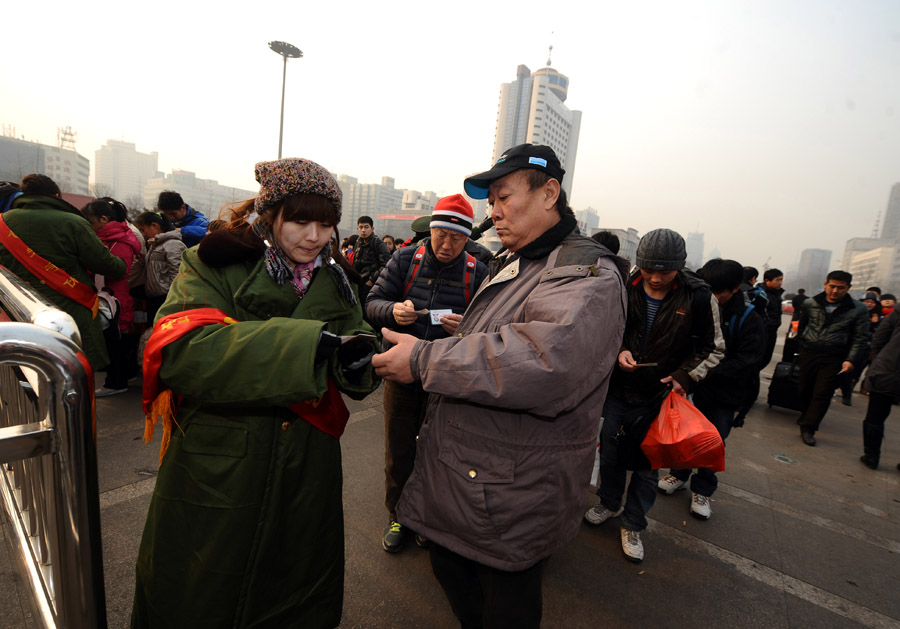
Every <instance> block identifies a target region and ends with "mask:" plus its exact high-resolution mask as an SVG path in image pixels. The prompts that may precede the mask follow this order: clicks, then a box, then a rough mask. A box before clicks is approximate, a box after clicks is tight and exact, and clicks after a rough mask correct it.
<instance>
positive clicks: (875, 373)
mask: <svg viewBox="0 0 900 629" xmlns="http://www.w3.org/2000/svg"><path fill="white" fill-rule="evenodd" d="M871 356H872V364H871V365H870V366H869V371H868V373H867V374H866V380H865V383H864V384H863V388H864V389H866V390H867V391H868V392H869V408H868V410H867V411H866V418H865V419H864V420H863V455H862V456H861V457H859V460H860V461H862V463H863V464H864V465H865V466H866V467H868V468H870V469H873V470H874V469H877V468H878V460H879V459H880V458H881V442H882V440H883V439H884V421H885V420H886V419H887V418H888V415H890V414H891V409H892V408H893V406H894V404H895V403H896V401H897V400H898V399H900V312H897V311H896V310H895V311H894V312H892V313H891V314H890V315H889V316H888V317H887V318H886V319H884V320H883V321H882V322H881V323H880V324H879V326H878V329H877V330H876V331H875V336H874V337H873V338H872V353H871ZM898 467H900V466H898Z"/></svg>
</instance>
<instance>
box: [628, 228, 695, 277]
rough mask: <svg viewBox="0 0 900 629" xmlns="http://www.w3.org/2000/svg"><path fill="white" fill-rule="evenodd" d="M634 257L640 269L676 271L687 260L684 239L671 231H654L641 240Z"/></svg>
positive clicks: (681, 267) (682, 266)
mask: <svg viewBox="0 0 900 629" xmlns="http://www.w3.org/2000/svg"><path fill="white" fill-rule="evenodd" d="M636 257H637V265H638V267H640V268H642V269H652V270H654V271H678V270H680V269H683V268H684V261H685V259H687V250H686V249H685V247H684V238H682V237H681V236H680V235H679V234H678V232H674V231H672V230H671V229H654V230H653V231H651V232H647V233H646V234H645V235H644V237H643V238H641V242H640V243H639V244H638V248H637V255H636Z"/></svg>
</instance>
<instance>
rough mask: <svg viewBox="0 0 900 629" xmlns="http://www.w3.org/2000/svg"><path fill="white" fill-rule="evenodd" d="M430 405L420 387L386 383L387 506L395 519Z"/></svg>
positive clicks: (385, 458) (385, 447)
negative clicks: (423, 421)
mask: <svg viewBox="0 0 900 629" xmlns="http://www.w3.org/2000/svg"><path fill="white" fill-rule="evenodd" d="M427 401H428V394H427V393H425V391H423V390H422V388H421V387H419V386H412V385H410V386H407V385H403V384H398V383H396V382H391V381H390V380H385V381H384V398H383V404H384V506H386V507H387V510H388V512H389V513H390V514H391V518H392V519H393V518H396V516H397V513H396V509H397V502H398V501H399V500H400V494H401V493H402V492H403V487H404V486H405V485H406V481H407V480H409V477H410V475H411V474H412V471H413V465H414V464H415V461H416V437H417V436H418V434H419V428H421V426H422V418H423V414H424V412H425V402H427Z"/></svg>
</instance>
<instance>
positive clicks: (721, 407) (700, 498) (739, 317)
mask: <svg viewBox="0 0 900 629" xmlns="http://www.w3.org/2000/svg"><path fill="white" fill-rule="evenodd" d="M742 274H743V269H742V268H741V265H740V263H739V262H735V261H734V260H722V259H720V258H716V259H714V260H710V261H709V262H707V263H706V264H704V265H703V268H702V269H700V270H699V271H698V272H697V275H698V276H699V277H700V278H701V279H702V280H704V281H705V282H706V283H707V284H709V289H710V290H711V291H712V294H713V295H714V296H715V298H716V301H718V302H719V325H720V327H721V329H722V335H723V337H724V339H725V358H724V359H722V362H720V363H719V364H718V365H716V366H715V367H713V368H712V369H710V371H709V373H708V374H707V375H706V377H705V378H704V379H703V380H701V381H700V382H699V383H697V386H696V387H695V389H694V394H693V402H694V405H695V406H696V407H697V409H698V410H699V411H700V412H701V413H703V415H704V416H706V418H707V419H708V420H709V421H710V422H711V423H712V424H713V425H714V426H715V427H716V430H718V431H719V435H720V436H721V437H722V440H723V441H724V440H725V439H726V438H727V437H728V434H729V433H730V432H731V428H732V425H733V422H734V416H735V412H736V411H737V408H738V407H739V406H740V404H741V402H742V401H743V395H742V392H743V391H744V389H745V388H746V387H747V385H748V383H749V382H750V381H752V379H753V376H754V374H758V373H759V371H758V369H757V366H758V365H759V363H760V361H761V360H762V358H763V355H764V353H765V351H766V348H765V343H764V341H765V338H766V329H765V326H764V324H763V319H762V316H761V315H760V314H759V313H758V312H756V308H755V306H753V305H752V304H747V303H746V302H745V301H744V296H743V294H741V292H740V283H741V276H742ZM688 478H690V479H691V515H692V516H694V517H695V518H698V519H700V520H708V519H709V517H710V515H712V509H711V507H710V504H709V503H710V497H712V495H713V492H715V491H716V487H717V486H718V480H717V479H716V473H715V472H714V471H713V470H710V469H707V468H700V469H698V470H697V471H696V473H695V474H694V475H693V477H691V470H677V469H672V470H669V473H668V475H666V476H664V477H663V478H661V479H660V480H659V490H660V491H661V492H663V493H665V494H673V493H675V491H676V490H678V489H681V488H682V487H684V486H685V485H686V483H687V481H688Z"/></svg>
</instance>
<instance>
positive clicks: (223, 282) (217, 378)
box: [131, 158, 378, 628]
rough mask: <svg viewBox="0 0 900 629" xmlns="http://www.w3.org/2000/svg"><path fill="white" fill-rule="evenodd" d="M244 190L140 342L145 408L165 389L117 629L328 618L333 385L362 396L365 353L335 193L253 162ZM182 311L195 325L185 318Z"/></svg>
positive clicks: (324, 174)
mask: <svg viewBox="0 0 900 629" xmlns="http://www.w3.org/2000/svg"><path fill="white" fill-rule="evenodd" d="M256 179H257V181H259V183H260V185H261V188H260V192H259V196H258V197H256V199H254V200H251V201H249V202H247V203H245V204H243V205H241V206H239V207H238V208H237V209H236V210H235V211H234V213H233V218H232V220H231V222H230V223H229V225H228V226H227V228H225V229H220V230H217V231H215V232H212V233H210V234H209V235H207V236H206V237H205V238H204V240H203V241H201V243H200V246H199V247H196V248H193V249H190V250H188V251H186V252H185V253H184V256H183V260H182V264H181V269H180V271H179V274H178V276H177V277H176V279H175V281H174V282H173V284H172V287H171V289H170V291H169V294H168V297H167V299H166V302H165V303H164V304H163V306H162V307H161V308H160V310H159V313H158V315H157V319H156V325H155V326H154V331H153V334H152V335H151V338H150V341H149V342H148V344H147V351H146V353H145V357H144V379H145V389H144V400H145V409H146V408H148V407H149V406H150V404H151V403H152V402H153V401H154V399H155V400H157V401H158V400H160V399H165V397H164V396H165V394H163V395H162V396H160V397H157V393H158V392H159V390H161V389H162V388H165V387H168V389H170V390H171V392H172V394H174V396H175V403H176V407H177V411H176V413H175V416H174V421H173V425H174V429H172V431H171V441H170V442H169V443H168V446H167V449H166V450H165V453H164V455H163V456H162V459H161V465H160V470H159V477H158V479H157V482H156V489H155V491H154V494H153V499H152V501H151V503H150V510H149V513H148V515H147V523H146V526H145V529H144V535H143V539H142V541H141V546H140V551H139V554H138V560H137V578H136V584H135V599H134V607H133V610H132V619H131V624H132V626H133V627H166V628H169V627H301V626H302V627H334V626H336V625H337V624H339V623H340V618H341V606H342V602H343V577H344V535H343V511H342V499H341V482H342V480H341V479H342V473H341V452H340V444H339V442H338V439H337V437H339V436H340V433H341V432H342V431H343V426H344V424H345V423H346V420H347V412H346V407H344V406H343V402H342V401H341V400H340V396H339V395H337V394H336V391H337V390H338V389H339V390H340V391H342V392H343V393H345V394H347V395H349V396H350V397H352V398H354V399H361V398H363V397H365V396H366V395H367V394H368V393H370V392H371V391H373V390H374V389H375V388H376V387H377V385H378V381H377V379H376V376H375V375H374V372H373V371H372V369H371V365H370V359H371V356H372V355H373V353H374V351H375V349H376V347H375V341H374V337H371V336H369V335H371V333H372V330H371V328H370V327H369V326H368V324H366V323H365V322H364V321H363V319H362V311H361V308H360V304H359V301H358V297H357V295H356V291H355V289H354V288H353V287H352V286H351V284H350V282H349V281H348V273H350V274H352V267H349V265H348V264H347V263H346V261H345V260H344V259H343V258H342V257H341V255H340V253H339V252H338V251H337V247H336V245H337V243H338V241H337V240H336V238H337V233H336V232H337V229H336V226H337V224H338V222H339V221H340V215H341V192H340V188H339V187H338V185H337V182H336V181H335V180H334V178H333V177H332V176H331V174H330V173H328V171H326V170H325V169H324V168H322V167H321V166H319V165H318V164H315V163H314V162H310V161H308V160H302V159H296V158H289V159H283V160H278V161H275V162H262V163H260V164H257V165H256ZM332 256H333V257H332ZM335 259H336V260H337V262H335ZM211 313H212V314H211ZM197 316H200V317H201V318H202V317H206V318H205V319H204V321H205V324H197V323H196V322H195V323H188V322H189V321H191V320H192V319H194V318H196V317H197ZM179 326H185V329H188V330H189V331H187V332H183V333H179V332H177V330H178V328H179ZM357 334H365V335H367V336H366V337H363V339H362V340H356V341H351V342H349V343H345V344H343V345H341V344H340V339H339V338H338V337H340V336H351V335H357ZM171 335H174V336H171ZM154 387H156V388H154ZM335 387H336V388H335ZM329 392H331V393H332V395H329ZM164 406H166V404H158V403H157V405H156V406H153V407H152V414H151V416H148V421H149V420H150V417H152V419H153V421H155V419H156V417H155V416H156V414H157V411H158V409H159V408H160V407H164ZM163 443H164V445H165V444H166V434H165V433H164V439H163Z"/></svg>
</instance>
